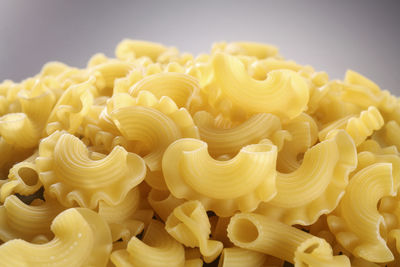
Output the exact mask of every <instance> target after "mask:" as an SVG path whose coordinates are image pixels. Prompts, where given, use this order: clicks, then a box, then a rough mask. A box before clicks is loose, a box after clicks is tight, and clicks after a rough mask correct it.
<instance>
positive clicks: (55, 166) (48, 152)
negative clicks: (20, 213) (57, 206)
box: [36, 131, 146, 209]
mask: <svg viewBox="0 0 400 267" xmlns="http://www.w3.org/2000/svg"><path fill="white" fill-rule="evenodd" d="M36 165H37V168H38V170H39V179H40V181H41V182H42V184H43V185H44V188H45V190H46V191H47V192H49V194H50V195H52V196H54V197H56V198H57V199H58V201H59V202H60V203H61V204H62V205H63V206H66V207H71V206H72V205H74V203H77V204H79V205H80V206H82V207H89V208H91V209H94V208H96V207H97V205H98V202H99V201H100V200H103V201H104V202H105V203H107V204H109V205H117V204H119V203H121V202H122V201H123V199H124V198H125V196H126V195H127V193H128V192H129V191H130V190H131V189H132V188H134V187H135V186H137V185H138V184H139V183H140V182H142V181H143V179H144V176H145V174H146V167H145V164H144V161H143V159H142V158H141V157H139V156H138V155H136V154H133V153H129V152H127V151H126V150H125V149H123V148H122V147H120V146H117V147H115V148H114V149H113V150H112V151H111V153H110V154H109V155H107V156H105V157H104V158H102V159H98V160H93V159H91V157H90V154H89V151H88V150H87V147H86V146H85V145H84V144H83V143H82V141H80V140H79V139H78V138H77V137H75V136H73V135H71V134H69V133H65V132H59V131H57V132H55V133H53V134H52V135H50V136H49V137H47V138H45V139H43V140H42V141H41V143H40V146H39V157H38V158H37V159H36Z"/></svg>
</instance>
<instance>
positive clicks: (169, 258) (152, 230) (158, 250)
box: [111, 220, 185, 267]
mask: <svg viewBox="0 0 400 267" xmlns="http://www.w3.org/2000/svg"><path fill="white" fill-rule="evenodd" d="M111 261H112V263H114V264H115V266H116V267H120V266H143V267H147V266H148V267H150V266H153V267H157V266H180V267H183V266H184V263H185V251H184V249H183V246H182V245H181V244H180V243H178V242H177V241H176V240H175V239H173V238H172V237H171V236H170V235H169V234H168V233H167V232H166V231H165V230H164V225H163V224H162V223H161V222H159V221H154V220H153V221H152V222H151V223H150V225H149V227H148V228H147V229H146V230H145V234H144V236H143V241H141V240H139V239H138V238H136V237H132V239H131V240H130V241H129V243H128V247H127V248H126V250H117V251H114V252H113V253H111Z"/></svg>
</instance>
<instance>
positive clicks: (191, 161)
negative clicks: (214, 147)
mask: <svg viewBox="0 0 400 267" xmlns="http://www.w3.org/2000/svg"><path fill="white" fill-rule="evenodd" d="M276 154H277V149H276V146H273V145H268V144H255V145H249V146H246V147H244V148H242V149H241V150H240V152H239V153H238V154H237V155H236V156H235V157H234V158H233V159H231V160H227V161H218V160H215V159H213V158H211V157H210V155H209V154H208V152H207V143H205V142H203V141H201V140H197V139H190V138H183V139H179V140H177V141H175V142H174V143H172V144H171V145H170V146H169V147H168V149H167V150H166V151H165V153H164V157H163V161H162V169H163V173H164V178H165V182H166V184H167V186H168V189H169V190H170V192H171V194H172V195H174V196H175V197H177V198H184V199H188V200H200V202H201V203H202V204H203V205H204V207H205V209H206V210H212V211H214V212H215V213H216V214H217V215H219V216H223V217H227V216H230V215H233V213H234V212H235V211H236V210H241V211H251V210H254V209H255V208H256V207H257V205H258V204H259V203H260V202H261V201H268V200H270V199H271V198H273V197H274V196H275V194H276V188H275V176H276V172H275V164H276Z"/></svg>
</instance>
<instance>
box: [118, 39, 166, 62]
mask: <svg viewBox="0 0 400 267" xmlns="http://www.w3.org/2000/svg"><path fill="white" fill-rule="evenodd" d="M166 50H167V47H165V46H163V45H162V44H159V43H153V42H147V41H139V40H129V39H125V40H123V41H121V42H120V43H119V44H118V45H117V48H116V49H115V55H116V56H117V58H118V59H121V60H128V59H134V58H140V57H149V58H150V59H151V60H153V61H156V60H157V58H158V57H159V56H160V55H161V54H162V53H163V52H165V51H166Z"/></svg>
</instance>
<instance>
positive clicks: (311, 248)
mask: <svg viewBox="0 0 400 267" xmlns="http://www.w3.org/2000/svg"><path fill="white" fill-rule="evenodd" d="M318 247H319V244H312V245H311V246H309V247H308V248H306V249H305V250H304V253H306V254H311V253H312V252H313V251H314V250H315V249H317V248H318Z"/></svg>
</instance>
